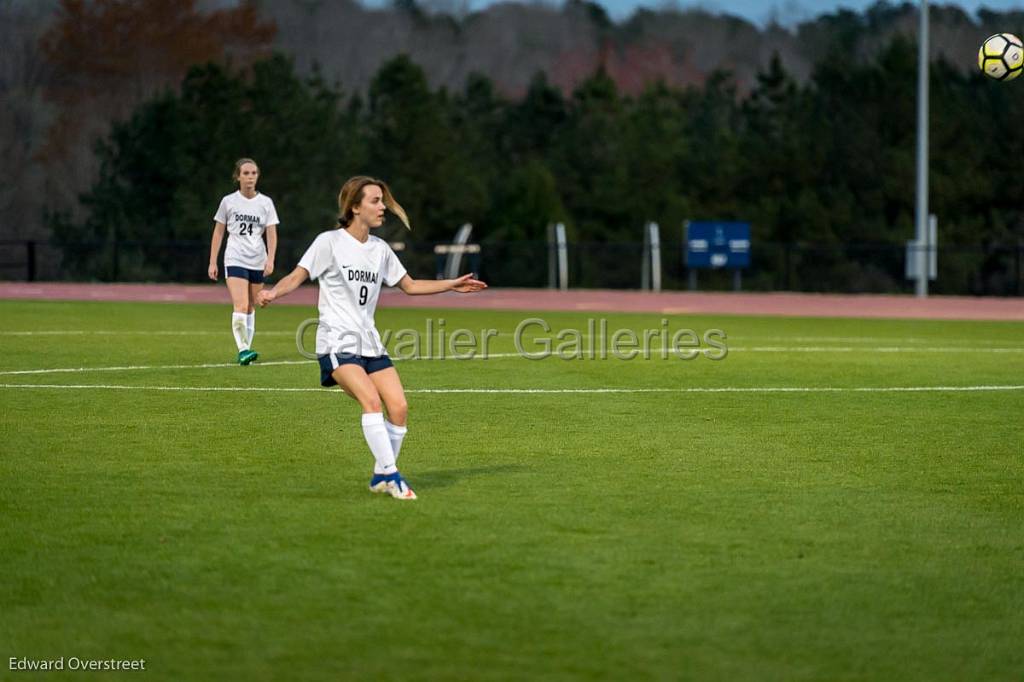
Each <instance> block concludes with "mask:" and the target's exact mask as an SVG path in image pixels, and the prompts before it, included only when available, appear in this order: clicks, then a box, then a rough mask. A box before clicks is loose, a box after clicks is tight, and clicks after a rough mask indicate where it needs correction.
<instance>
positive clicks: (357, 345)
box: [299, 229, 405, 357]
mask: <svg viewBox="0 0 1024 682" xmlns="http://www.w3.org/2000/svg"><path fill="white" fill-rule="evenodd" d="M299 267H301V268H304V269H305V270H306V271H307V272H309V278H310V279H315V280H319V281H320V302H319V304H318V305H319V308H320V325H319V326H318V327H317V331H316V352H317V355H324V354H325V353H352V354H353V355H362V356H364V357H379V356H381V355H387V353H388V351H387V349H386V348H385V347H384V344H383V343H382V342H381V339H380V333H379V332H378V331H377V327H376V325H375V324H374V321H373V314H374V312H375V311H376V309H377V298H378V297H379V296H380V287H381V284H387V285H388V286H389V287H393V286H395V285H396V284H398V282H399V281H400V280H401V279H402V278H403V277H405V268H404V267H402V263H401V262H400V261H399V260H398V256H396V255H395V252H394V251H392V250H391V247H390V246H389V245H388V243H387V242H386V241H384V240H383V239H380V238H378V237H373V236H371V237H370V238H369V239H368V240H367V241H366V242H365V243H363V242H361V241H359V240H358V239H356V238H355V237H353V236H352V235H351V234H349V233H348V231H347V230H344V229H334V230H330V231H328V232H322V233H321V234H319V235H317V238H316V239H314V240H313V243H312V244H311V245H310V247H309V248H308V249H306V253H305V254H303V256H302V259H301V260H300V261H299Z"/></svg>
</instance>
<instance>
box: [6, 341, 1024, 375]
mask: <svg viewBox="0 0 1024 682" xmlns="http://www.w3.org/2000/svg"><path fill="white" fill-rule="evenodd" d="M557 347H558V346H557V345H554V344H553V348H557ZM663 350H665V352H666V354H667V355H668V359H673V357H672V353H673V351H672V350H671V349H667V350H666V349H662V348H651V349H650V355H651V358H650V359H651V360H658V359H660V358H659V356H660V354H661V353H662V351H663ZM683 350H684V351H693V350H696V351H698V352H703V353H706V354H707V353H718V352H720V351H719V350H718V349H715V348H703V349H697V348H684V349H683ZM728 350H729V352H730V353H733V352H739V353H857V352H870V353H1024V348H900V347H891V348H886V347H876V348H854V347H852V346H837V347H824V346H822V347H813V346H792V347H787V346H755V347H750V348H747V347H739V348H729V349H728ZM527 352H529V353H537V352H539V349H537V350H534V349H527ZM594 352H595V353H597V352H600V349H595V350H594ZM624 352H628V349H624ZM580 353H581V354H582V355H583V357H581V358H579V359H580V360H585V359H587V358H586V356H587V355H589V354H590V349H588V348H583V349H581V350H580ZM605 353H606V355H607V356H608V357H607V359H608V360H618V359H621V358H616V357H615V355H614V354H612V352H611V351H610V350H608V349H605ZM515 357H522V356H521V355H520V354H519V353H488V354H487V355H484V354H482V353H480V354H477V355H474V356H472V357H464V356H460V355H458V354H451V355H444V356H436V357H412V358H403V357H395V358H393V359H394V360H397V361H398V362H410V361H421V360H456V361H458V360H462V361H466V360H488V359H493V358H515ZM524 359H525V358H524ZM531 359H533V360H536V359H534V358H531ZM549 359H560V358H559V356H558V355H557V354H554V353H553V354H552V355H551V356H550V358H549ZM635 359H643V351H640V350H638V351H637V355H636V358H635ZM311 362H313V361H312V360H273V361H270V362H257V363H255V364H253V365H250V367H275V366H279V365H305V364H309V363H311ZM237 366H238V363H235V362H214V363H203V364H195V365H122V366H115V367H53V368H48V369H16V370H2V371H0V376H15V375H22V374H65V373H79V372H134V371H142V370H170V369H219V368H225V367H237Z"/></svg>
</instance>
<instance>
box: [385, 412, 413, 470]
mask: <svg viewBox="0 0 1024 682" xmlns="http://www.w3.org/2000/svg"><path fill="white" fill-rule="evenodd" d="M384 426H385V427H386V428H387V430H388V438H389V439H390V440H391V450H392V451H394V453H395V463H396V464H397V463H398V453H399V452H401V451H402V441H403V440H404V439H405V434H406V432H407V431H408V430H409V429H408V428H407V427H405V426H397V425H395V424H392V423H391V422H389V421H387V420H385V421H384Z"/></svg>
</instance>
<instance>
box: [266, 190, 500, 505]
mask: <svg viewBox="0 0 1024 682" xmlns="http://www.w3.org/2000/svg"><path fill="white" fill-rule="evenodd" d="M386 210H391V212H393V213H394V214H396V215H397V216H398V217H399V218H400V219H401V220H402V222H403V223H405V226H406V227H409V218H408V216H406V214H405V210H404V209H403V208H402V207H401V206H400V205H399V204H398V202H397V201H395V199H394V197H393V196H392V195H391V191H390V190H389V189H388V186H387V185H386V184H385V183H384V182H382V181H381V180H376V179H374V178H369V177H365V176H357V177H354V178H351V179H349V181H348V182H346V183H345V184H344V186H342V188H341V192H340V193H339V194H338V211H339V217H338V228H337V229H334V230H329V231H327V232H323V233H321V234H320V235H318V236H317V238H316V239H315V240H313V244H312V245H311V246H310V247H309V249H307V250H306V253H305V255H303V256H302V259H301V260H300V261H299V265H298V267H297V268H295V269H294V270H293V271H292V272H291V274H289V275H288V276H287V277H285V278H284V279H282V280H281V281H280V282H278V283H277V286H275V287H274V288H272V289H264V290H262V291H260V292H259V293H258V294H257V299H256V300H257V303H259V304H260V306H265V305H267V304H268V303H270V302H271V301H274V300H276V299H277V298H279V297H281V296H284V295H286V294H288V293H290V292H292V291H294V290H295V289H296V288H297V287H298V286H299V285H300V284H302V283H303V282H305V281H306V280H307V279H315V280H319V282H320V302H319V310H320V324H319V327H318V328H317V333H316V352H317V355H318V356H319V359H320V384H321V385H322V386H334V385H337V386H340V387H341V388H342V389H343V390H344V391H345V392H346V393H348V394H349V395H350V396H352V397H353V398H355V399H356V400H357V401H358V402H359V404H360V406H361V407H362V410H363V415H362V426H363V436H364V437H365V438H366V443H367V445H369V446H370V452H372V453H373V458H374V460H375V465H374V469H373V477H372V478H371V479H370V490H371V491H372V492H375V493H387V494H390V495H391V496H392V497H395V498H397V499H400V500H415V499H416V493H414V492H413V490H412V488H410V487H409V484H408V483H407V482H406V481H405V479H404V478H402V475H401V474H400V473H399V472H398V465H397V462H398V453H399V451H400V450H401V448H402V440H403V439H404V438H405V434H406V431H407V427H406V418H407V416H408V405H407V403H406V401H405V391H403V390H402V382H401V380H400V379H399V378H398V372H397V370H396V369H395V367H394V365H393V364H392V362H391V359H390V358H389V357H388V354H387V349H386V348H384V344H383V343H381V338H380V334H379V333H378V332H377V328H376V326H375V324H374V320H373V313H374V311H375V309H376V307H377V297H378V295H379V294H380V288H381V285H382V284H387V285H388V286H392V287H393V286H396V285H397V286H398V288H399V289H401V290H402V291H404V292H405V293H407V294H412V295H417V294H439V293H441V292H444V291H458V292H460V293H472V292H476V291H480V290H481V289H484V288H486V287H487V285H486V284H484V283H483V282H481V281H480V280H477V279H474V278H473V276H472V275H463V276H462V277H459V278H458V279H445V280H415V279H413V278H412V277H410V276H409V275H408V273H407V272H406V271H405V268H404V267H402V264H401V263H400V262H399V260H398V256H396V255H395V252H394V251H392V250H391V247H390V246H389V245H388V243H387V242H386V241H384V240H383V239H379V238H378V237H374V236H372V235H371V234H370V230H371V229H373V228H377V227H380V226H381V225H382V224H383V223H384V213H385V211H386ZM384 410H387V419H385V418H384Z"/></svg>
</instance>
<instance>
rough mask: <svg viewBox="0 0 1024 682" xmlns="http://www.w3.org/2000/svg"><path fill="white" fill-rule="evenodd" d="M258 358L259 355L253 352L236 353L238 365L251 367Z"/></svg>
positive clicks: (242, 351)
mask: <svg viewBox="0 0 1024 682" xmlns="http://www.w3.org/2000/svg"><path fill="white" fill-rule="evenodd" d="M259 356H260V354H259V353H257V352H256V351H254V350H240V351H238V364H240V365H251V364H252V363H254V362H256V358H258V357H259Z"/></svg>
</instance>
